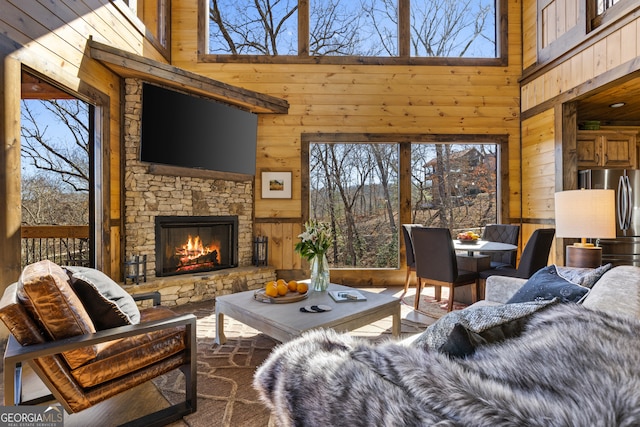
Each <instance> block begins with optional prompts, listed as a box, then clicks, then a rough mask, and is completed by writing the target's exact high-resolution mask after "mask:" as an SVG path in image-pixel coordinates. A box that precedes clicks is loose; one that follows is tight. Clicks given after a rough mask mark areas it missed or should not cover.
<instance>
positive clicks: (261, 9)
mask: <svg viewBox="0 0 640 427" xmlns="http://www.w3.org/2000/svg"><path fill="white" fill-rule="evenodd" d="M297 12H298V1H297V0H210V3H209V20H210V23H211V25H209V52H210V53H221V54H233V55H296V54H297V49H298V22H297V16H298V14H297Z"/></svg>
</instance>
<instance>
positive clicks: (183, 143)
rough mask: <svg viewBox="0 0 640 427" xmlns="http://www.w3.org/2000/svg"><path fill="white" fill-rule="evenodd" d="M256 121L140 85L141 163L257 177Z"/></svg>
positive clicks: (250, 116)
mask: <svg viewBox="0 0 640 427" xmlns="http://www.w3.org/2000/svg"><path fill="white" fill-rule="evenodd" d="M257 128H258V117H257V115H256V114H253V113H250V112H247V111H243V110H241V109H239V108H235V107H232V106H229V105H225V104H222V103H219V102H216V101H213V100H210V99H205V98H200V97H198V96H192V95H187V94H184V93H181V92H177V91H174V90H170V89H165V88H162V87H160V86H155V85H152V84H149V83H144V84H143V86H142V138H141V147H140V160H141V161H143V162H149V163H160V164H164V165H170V166H181V167H187V168H197V169H207V170H213V171H218V172H231V173H239V174H246V175H255V170H256V135H257Z"/></svg>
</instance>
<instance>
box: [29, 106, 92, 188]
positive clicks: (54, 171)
mask: <svg viewBox="0 0 640 427" xmlns="http://www.w3.org/2000/svg"><path fill="white" fill-rule="evenodd" d="M21 120H22V122H21V129H20V132H21V137H22V140H21V152H22V158H23V164H24V165H28V166H30V167H29V168H28V169H25V172H26V175H27V176H29V175H33V174H36V173H37V175H38V176H42V175H43V174H44V175H47V176H48V177H56V178H57V179H59V180H60V181H61V182H60V184H59V188H60V190H61V191H72V192H83V193H88V192H89V107H88V104H87V103H85V102H82V101H80V100H77V99H52V100H23V101H22V105H21Z"/></svg>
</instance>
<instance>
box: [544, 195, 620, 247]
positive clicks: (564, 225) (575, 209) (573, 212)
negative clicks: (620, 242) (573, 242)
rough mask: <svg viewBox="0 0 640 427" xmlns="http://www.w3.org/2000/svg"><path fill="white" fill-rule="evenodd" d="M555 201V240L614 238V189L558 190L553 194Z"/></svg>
mask: <svg viewBox="0 0 640 427" xmlns="http://www.w3.org/2000/svg"><path fill="white" fill-rule="evenodd" d="M555 202H556V209H555V211H556V236H557V237H571V238H582V239H585V238H588V239H612V238H615V237H616V206H615V191H614V190H570V191H561V192H559V193H556V195H555Z"/></svg>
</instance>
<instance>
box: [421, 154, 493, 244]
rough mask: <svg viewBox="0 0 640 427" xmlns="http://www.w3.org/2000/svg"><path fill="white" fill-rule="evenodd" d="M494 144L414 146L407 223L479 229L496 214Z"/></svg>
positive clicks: (454, 228) (452, 229) (456, 229)
mask: <svg viewBox="0 0 640 427" xmlns="http://www.w3.org/2000/svg"><path fill="white" fill-rule="evenodd" d="M496 150H497V145H495V144H463V143H459V144H413V145H412V147H411V171H412V178H411V186H412V188H411V198H412V203H411V205H412V218H411V222H413V223H420V224H424V225H427V226H432V227H444V228H449V229H450V230H451V232H452V234H454V233H457V232H458V231H462V230H476V231H478V230H479V229H481V228H482V227H484V226H485V225H486V224H490V223H495V222H496V221H497V219H498V217H497V199H496V197H497V170H496V168H497V162H496V156H497V151H496Z"/></svg>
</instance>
